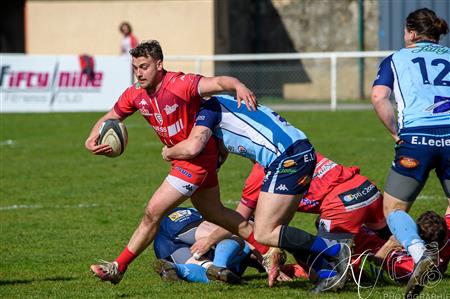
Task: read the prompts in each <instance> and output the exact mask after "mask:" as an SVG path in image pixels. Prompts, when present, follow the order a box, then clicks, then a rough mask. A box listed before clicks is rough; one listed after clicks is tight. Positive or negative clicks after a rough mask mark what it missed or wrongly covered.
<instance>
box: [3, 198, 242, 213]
mask: <svg viewBox="0 0 450 299" xmlns="http://www.w3.org/2000/svg"><path fill="white" fill-rule="evenodd" d="M238 202H239V201H237V200H227V201H222V203H223V204H227V205H228V204H237V203H238ZM102 206H111V205H109V204H98V203H79V204H76V205H54V206H44V205H41V204H35V205H10V206H0V211H8V210H26V209H49V210H50V209H73V208H78V209H90V208H98V207H102ZM145 206H146V204H144V207H145Z"/></svg>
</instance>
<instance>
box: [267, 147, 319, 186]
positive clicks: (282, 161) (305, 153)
mask: <svg viewBox="0 0 450 299" xmlns="http://www.w3.org/2000/svg"><path fill="white" fill-rule="evenodd" d="M315 167H316V154H315V152H314V148H313V146H312V145H311V144H310V143H309V141H308V140H307V139H304V140H299V141H297V142H295V143H294V144H292V145H291V146H290V147H288V148H287V149H286V151H285V152H284V153H283V154H281V155H280V156H279V157H278V158H276V159H275V160H274V161H273V162H272V163H271V164H270V165H269V166H267V167H266V169H264V172H265V173H266V175H265V177H264V180H263V185H262V187H261V191H262V192H268V193H275V194H286V195H297V194H303V193H305V192H306V191H308V188H309V184H310V182H311V178H312V175H313V173H314V168H315Z"/></svg>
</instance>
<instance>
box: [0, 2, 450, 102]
mask: <svg viewBox="0 0 450 299" xmlns="http://www.w3.org/2000/svg"><path fill="white" fill-rule="evenodd" d="M5 3H6V4H2V9H1V12H2V13H1V16H2V18H1V31H0V42H1V45H0V50H1V52H26V53H29V54H76V55H77V54H83V53H87V54H91V55H116V54H119V52H120V40H121V35H120V33H119V30H118V26H119V24H120V23H121V22H122V21H128V22H130V23H131V25H132V26H133V30H134V33H135V34H136V36H137V37H138V38H139V39H140V40H146V39H157V40H159V41H160V43H161V45H162V47H163V50H164V54H165V55H213V54H237V53H292V52H322V51H325V52H327V51H359V50H365V51H371V50H395V49H399V48H401V47H402V46H403V22H404V19H405V17H406V16H407V14H408V13H409V12H411V11H413V10H415V9H417V8H420V7H424V6H427V7H429V8H431V9H434V10H435V11H436V12H437V13H438V14H439V16H441V17H443V18H445V19H446V20H450V1H448V0H426V1H425V0H395V1H391V0H170V1H161V0H141V1H140V0H135V1H125V0H95V1H87V0H27V1H25V0H15V1H8V2H5ZM11 3H13V4H11ZM443 43H444V44H449V37H446V38H445V39H444V40H443ZM339 63H340V66H339V67H340V68H341V69H342V70H344V73H345V74H354V75H351V76H350V77H343V79H342V80H344V81H346V82H349V81H356V82H357V81H358V80H357V79H355V78H356V77H358V76H359V78H360V80H363V82H362V84H363V85H365V86H366V87H370V83H371V80H372V79H373V78H372V77H373V74H372V72H373V71H369V72H368V74H367V76H366V77H367V78H368V79H364V78H363V77H364V75H365V74H366V72H367V69H370V70H372V69H373V68H374V67H375V68H376V65H377V64H378V60H374V61H372V62H368V60H365V61H364V62H362V61H359V62H355V61H354V60H353V61H348V62H345V61H341V62H339ZM358 63H359V65H358ZM368 63H369V64H370V65H368ZM347 66H348V68H349V69H348V70H345V68H346V67H347ZM166 67H167V68H169V69H182V70H184V71H187V72H193V71H195V70H196V67H195V63H192V62H180V61H178V62H176V61H175V62H173V61H172V62H171V61H167V62H166ZM358 68H359V70H358ZM201 71H202V73H204V74H205V75H213V74H232V75H236V76H238V77H239V78H241V79H242V80H243V81H244V82H246V83H248V84H249V85H250V86H251V87H253V88H254V89H256V90H259V91H260V92H261V93H262V95H268V96H284V97H288V98H289V97H294V98H295V95H297V94H301V95H306V96H309V97H311V98H320V97H323V96H325V97H328V94H327V93H326V92H325V93H323V88H317V86H315V87H314V88H308V83H310V82H313V81H316V82H317V81H318V80H323V81H324V84H323V86H326V80H329V78H328V77H327V76H324V74H327V75H328V73H329V65H326V64H323V61H308V62H307V61H288V62H287V61H268V62H255V61H253V62H252V61H249V62H239V63H232V62H218V63H212V62H210V63H206V64H203V65H202V69H201ZM358 72H359V75H358ZM361 78H362V79H361ZM344 83H345V82H344ZM360 85H361V84H360ZM319 86H321V85H319ZM366 89H367V88H366ZM263 90H264V91H263ZM346 92H347V94H348V95H345V96H346V97H348V96H350V97H352V96H356V97H357V94H358V87H357V86H348V87H347V90H346ZM359 93H361V86H360V87H359Z"/></svg>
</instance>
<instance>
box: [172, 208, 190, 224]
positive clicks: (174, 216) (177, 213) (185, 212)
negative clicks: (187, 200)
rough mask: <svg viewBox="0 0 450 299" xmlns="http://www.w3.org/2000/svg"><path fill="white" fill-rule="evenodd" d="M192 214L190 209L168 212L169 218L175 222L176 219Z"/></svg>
mask: <svg viewBox="0 0 450 299" xmlns="http://www.w3.org/2000/svg"><path fill="white" fill-rule="evenodd" d="M191 214H192V212H191V211H190V210H179V211H175V212H173V213H172V214H170V215H169V216H167V217H169V219H170V220H172V221H174V222H176V221H182V219H184V218H186V217H189V216H190V215H191Z"/></svg>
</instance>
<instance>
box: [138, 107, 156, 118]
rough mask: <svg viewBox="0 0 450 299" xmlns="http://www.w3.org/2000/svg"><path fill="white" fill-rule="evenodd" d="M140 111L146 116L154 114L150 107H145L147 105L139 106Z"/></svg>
mask: <svg viewBox="0 0 450 299" xmlns="http://www.w3.org/2000/svg"><path fill="white" fill-rule="evenodd" d="M139 112H140V113H141V114H142V115H144V116H152V115H153V114H152V113H150V111H148V109H147V108H145V107H141V108H139Z"/></svg>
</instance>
